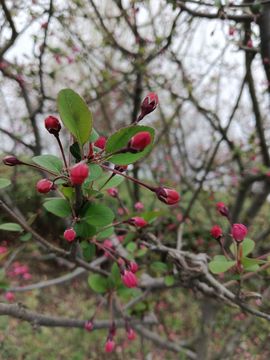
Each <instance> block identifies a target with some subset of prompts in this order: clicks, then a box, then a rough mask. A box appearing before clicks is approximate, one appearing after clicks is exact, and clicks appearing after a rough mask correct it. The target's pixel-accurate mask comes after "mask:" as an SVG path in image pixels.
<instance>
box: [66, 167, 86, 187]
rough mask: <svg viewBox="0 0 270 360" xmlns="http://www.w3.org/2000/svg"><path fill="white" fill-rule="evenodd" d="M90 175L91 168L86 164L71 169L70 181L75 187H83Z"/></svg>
mask: <svg viewBox="0 0 270 360" xmlns="http://www.w3.org/2000/svg"><path fill="white" fill-rule="evenodd" d="M88 175H89V167H88V166H87V165H86V164H85V163H84V162H79V163H78V164H76V165H74V166H72V167H71V168H70V180H71V182H72V184H73V185H81V184H82V183H83V182H84V181H85V180H86V179H87V177H88Z"/></svg>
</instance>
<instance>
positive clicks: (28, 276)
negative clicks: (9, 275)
mask: <svg viewBox="0 0 270 360" xmlns="http://www.w3.org/2000/svg"><path fill="white" fill-rule="evenodd" d="M23 278H24V280H31V279H32V275H31V274H29V273H28V272H27V273H25V274H23Z"/></svg>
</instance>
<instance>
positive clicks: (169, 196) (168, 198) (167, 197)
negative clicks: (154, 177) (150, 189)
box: [155, 187, 180, 205]
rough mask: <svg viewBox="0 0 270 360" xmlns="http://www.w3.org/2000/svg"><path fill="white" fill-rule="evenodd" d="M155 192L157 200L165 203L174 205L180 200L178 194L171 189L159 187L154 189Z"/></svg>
mask: <svg viewBox="0 0 270 360" xmlns="http://www.w3.org/2000/svg"><path fill="white" fill-rule="evenodd" d="M155 193H156V195H157V197H158V198H159V200H160V201H162V202H164V203H165V204H167V205H175V204H177V203H178V201H179V200H180V195H179V194H178V192H177V191H175V190H173V189H168V188H163V187H159V188H156V189H155Z"/></svg>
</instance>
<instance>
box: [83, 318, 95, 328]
mask: <svg viewBox="0 0 270 360" xmlns="http://www.w3.org/2000/svg"><path fill="white" fill-rule="evenodd" d="M84 328H85V330H86V331H92V330H93V328H94V324H93V322H92V321H91V320H88V321H86V322H85V324H84Z"/></svg>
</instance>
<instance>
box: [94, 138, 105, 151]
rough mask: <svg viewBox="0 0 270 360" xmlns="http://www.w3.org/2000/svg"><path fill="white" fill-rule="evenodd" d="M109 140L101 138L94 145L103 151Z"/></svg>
mask: <svg viewBox="0 0 270 360" xmlns="http://www.w3.org/2000/svg"><path fill="white" fill-rule="evenodd" d="M106 141H107V139H106V138H105V136H100V137H99V138H98V139H97V141H95V142H94V145H95V146H96V147H98V148H99V149H101V150H103V149H104V148H105V145H106Z"/></svg>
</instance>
